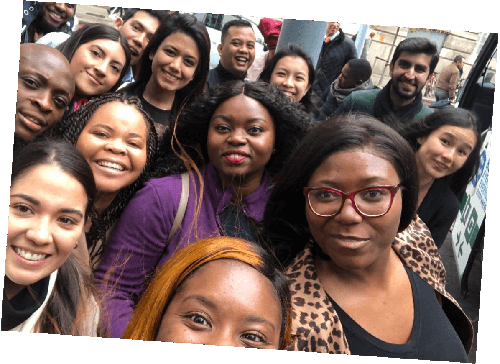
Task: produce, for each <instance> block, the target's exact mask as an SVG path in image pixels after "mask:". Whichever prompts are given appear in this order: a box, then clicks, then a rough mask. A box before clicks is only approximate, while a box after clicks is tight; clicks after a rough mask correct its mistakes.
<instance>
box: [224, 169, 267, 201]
mask: <svg viewBox="0 0 500 364" xmlns="http://www.w3.org/2000/svg"><path fill="white" fill-rule="evenodd" d="M263 175H264V174H263V173H260V174H256V175H252V176H245V177H239V176H233V177H230V178H221V181H222V189H226V188H227V187H228V186H231V187H232V189H233V198H232V199H231V201H232V202H237V201H241V199H242V198H243V197H245V196H248V195H250V194H252V193H254V192H255V191H256V190H257V189H258V188H259V186H260V184H261V182H262V178H263Z"/></svg>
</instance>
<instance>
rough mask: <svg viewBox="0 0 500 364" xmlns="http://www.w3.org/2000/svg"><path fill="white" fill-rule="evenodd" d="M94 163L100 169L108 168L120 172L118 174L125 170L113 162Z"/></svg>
mask: <svg viewBox="0 0 500 364" xmlns="http://www.w3.org/2000/svg"><path fill="white" fill-rule="evenodd" d="M96 163H97V165H99V166H101V167H105V168H110V169H113V170H116V171H120V172H122V171H124V170H126V168H125V167H124V166H122V165H121V164H118V163H114V162H109V161H97V162H96Z"/></svg>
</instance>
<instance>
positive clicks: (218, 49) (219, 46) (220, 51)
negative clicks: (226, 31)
mask: <svg viewBox="0 0 500 364" xmlns="http://www.w3.org/2000/svg"><path fill="white" fill-rule="evenodd" d="M217 52H219V57H221V56H222V43H220V44H219V45H218V46H217Z"/></svg>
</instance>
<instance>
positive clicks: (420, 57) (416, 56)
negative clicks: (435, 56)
mask: <svg viewBox="0 0 500 364" xmlns="http://www.w3.org/2000/svg"><path fill="white" fill-rule="evenodd" d="M431 60H432V56H430V55H428V54H425V53H410V52H406V51H403V52H401V54H400V55H399V58H398V59H397V60H396V63H398V62H400V61H406V62H410V63H412V64H415V65H417V64H418V65H424V66H426V67H427V68H429V67H430V65H431Z"/></svg>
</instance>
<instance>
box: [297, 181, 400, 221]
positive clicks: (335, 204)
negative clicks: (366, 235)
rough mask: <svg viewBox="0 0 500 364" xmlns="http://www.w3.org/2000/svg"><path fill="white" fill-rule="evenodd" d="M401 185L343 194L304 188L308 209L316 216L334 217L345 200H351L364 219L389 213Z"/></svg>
mask: <svg viewBox="0 0 500 364" xmlns="http://www.w3.org/2000/svg"><path fill="white" fill-rule="evenodd" d="M400 187H401V184H398V185H396V186H377V187H369V188H364V189H362V190H359V191H354V192H351V193H344V192H342V191H340V190H337V189H335V188H323V187H304V195H305V196H306V197H307V200H308V202H309V207H310V208H311V210H312V212H314V213H315V214H316V215H318V216H323V217H331V216H336V215H338V214H339V213H340V211H341V210H342V207H343V206H344V202H345V200H346V199H349V200H351V204H352V207H353V208H354V210H356V212H357V213H358V214H360V215H361V216H365V217H379V216H384V215H385V214H387V213H388V212H389V210H390V209H391V207H392V202H393V201H394V195H395V194H396V193H397V192H398V190H399V188H400Z"/></svg>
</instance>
